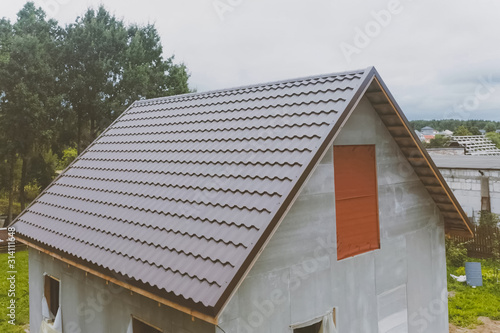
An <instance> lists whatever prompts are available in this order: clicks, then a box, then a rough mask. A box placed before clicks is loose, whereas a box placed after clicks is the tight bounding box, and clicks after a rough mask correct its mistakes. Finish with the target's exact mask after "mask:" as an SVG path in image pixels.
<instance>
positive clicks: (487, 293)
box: [447, 258, 500, 327]
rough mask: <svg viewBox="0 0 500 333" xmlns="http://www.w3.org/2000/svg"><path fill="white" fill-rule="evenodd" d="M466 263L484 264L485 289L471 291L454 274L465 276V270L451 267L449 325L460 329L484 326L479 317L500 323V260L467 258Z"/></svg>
mask: <svg viewBox="0 0 500 333" xmlns="http://www.w3.org/2000/svg"><path fill="white" fill-rule="evenodd" d="M466 261H473V262H481V268H482V273H483V286H482V287H477V288H472V287H469V286H467V284H466V283H465V282H457V281H455V280H454V279H453V278H451V276H450V274H453V275H457V276H459V275H465V268H464V267H463V266H462V265H461V266H454V265H448V268H447V271H448V291H449V292H450V293H451V297H450V298H449V299H448V311H449V318H450V322H451V323H453V324H455V325H457V326H461V327H474V326H475V325H478V324H481V323H480V321H479V320H478V317H480V316H484V317H489V318H490V319H493V320H500V311H498V309H500V283H499V282H498V281H500V280H499V279H500V277H499V276H498V271H497V269H498V268H499V262H498V261H497V260H484V259H475V258H466Z"/></svg>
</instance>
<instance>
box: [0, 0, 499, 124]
mask: <svg viewBox="0 0 500 333" xmlns="http://www.w3.org/2000/svg"><path fill="white" fill-rule="evenodd" d="M219 2H222V3H226V4H228V5H229V6H231V7H230V8H231V10H230V11H226V12H224V14H223V18H224V20H221V19H220V15H219V14H220V13H219V14H218V13H217V11H216V10H215V8H214V6H213V4H214V1H213V0H203V1H201V0H192V1H185V0H184V1H183V0H170V1H160V0H142V1H124V0H122V1H118V0H86V1H84V0H36V1H35V3H36V4H37V5H40V6H45V7H47V6H48V5H52V7H50V8H52V9H53V10H51V11H48V12H49V14H52V16H53V17H54V18H55V19H57V20H58V21H60V22H62V23H65V24H66V23H70V22H72V21H74V19H75V18H76V16H77V15H81V14H82V13H83V12H84V11H85V9H86V8H87V7H88V6H90V5H92V6H97V5H99V4H100V3H103V4H104V5H105V6H106V8H107V9H108V10H110V11H111V12H113V13H114V14H115V15H117V16H119V17H123V18H125V19H126V21H127V22H137V23H147V22H154V23H155V24H156V26H157V29H158V30H159V32H160V34H161V36H162V42H163V45H164V50H165V53H166V54H167V55H168V54H171V53H174V54H175V55H176V59H177V60H178V61H183V62H185V63H186V65H187V66H188V68H189V70H190V71H191V72H192V77H191V84H192V85H193V86H194V87H197V88H198V90H199V91H203V90H209V89H216V88H225V87H231V86H236V85H243V84H250V83H259V82H265V81H269V80H278V79H286V78H292V77H296V76H305V75H312V74H320V73H328V72H335V71H345V70H349V69H357V68H364V67H367V66H370V65H375V66H376V67H377V69H378V71H379V72H380V73H381V75H382V77H383V79H384V80H385V82H386V83H387V85H388V87H389V89H391V91H392V93H393V95H394V96H395V97H396V99H397V100H398V102H399V104H400V105H401V107H402V108H403V111H404V112H405V113H406V114H407V116H408V118H410V119H418V118H442V117H445V116H447V115H449V114H450V112H449V110H450V109H453V108H456V105H460V104H461V103H462V104H463V102H464V100H466V99H467V98H469V97H470V96H471V94H472V95H473V94H474V91H475V89H476V88H477V86H478V80H479V78H481V77H487V76H488V75H493V77H494V78H497V81H496V82H497V83H496V85H494V87H495V89H496V90H495V91H494V92H493V93H492V94H491V95H490V96H489V97H488V98H486V99H484V100H481V101H480V103H479V104H478V106H477V108H476V109H474V110H473V112H472V111H471V112H462V115H461V116H462V117H466V116H468V117H471V118H482V117H483V118H490V119H496V120H500V112H494V111H495V110H497V111H500V100H499V99H500V97H499V96H500V94H499V92H500V86H499V85H498V80H500V66H499V65H500V48H498V46H497V40H498V32H499V31H500V20H498V19H497V13H498V12H500V3H498V2H497V1H492V0H479V1H473V2H472V1H465V0H455V1H451V0H442V1H438V2H436V1H430V0H413V1H412V0H399V1H398V0H375V1H361V0H354V1H347V0H337V1H332V0H311V1H307V2H306V1H300V0H275V1H272V2H271V1H264V0H253V1H245V0H220V1H219ZM23 3H24V1H20V0H11V1H10V2H7V3H5V4H2V12H1V13H0V15H1V16H7V17H9V18H11V19H12V20H15V13H16V12H17V11H18V10H19V9H20V8H21V7H22V5H23ZM54 4H55V5H54ZM56 5H57V6H56ZM391 6H392V7H391ZM391 8H393V9H394V8H396V9H397V10H395V11H394V13H393V14H391V16H390V19H389V22H388V23H387V21H377V19H376V17H377V15H378V16H380V13H381V11H389V12H390V9H391ZM374 13H378V14H374ZM379 19H380V17H379ZM376 23H378V24H379V29H378V30H377V27H376ZM367 27H368V28H371V29H372V30H370V31H369V32H370V33H371V34H372V37H370V40H369V44H368V45H367V46H365V47H363V48H360V52H359V53H357V54H353V56H352V57H351V59H350V60H351V61H350V62H349V61H347V59H346V57H345V56H344V54H343V53H342V50H341V48H340V45H341V43H343V42H344V43H351V44H353V43H354V38H355V36H356V32H357V31H359V30H361V31H365V33H366V28H367ZM358 29H359V30H358Z"/></svg>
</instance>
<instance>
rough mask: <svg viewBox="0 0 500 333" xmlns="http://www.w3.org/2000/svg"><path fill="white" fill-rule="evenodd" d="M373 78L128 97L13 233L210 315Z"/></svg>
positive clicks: (367, 74) (345, 76)
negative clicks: (124, 106)
mask: <svg viewBox="0 0 500 333" xmlns="http://www.w3.org/2000/svg"><path fill="white" fill-rule="evenodd" d="M376 75H377V74H376V71H375V70H374V69H373V68H369V69H367V70H361V71H353V72H348V73H340V74H330V75H323V76H317V77H309V78H301V79H295V80H288V81H281V82H274V83H269V84H262V85H255V86H248V87H240V88H235V89H228V90H221V91H214V92H207V93H197V94H188V95H181V96H174V97H168V98H160V99H154V100H146V101H139V102H135V103H134V104H133V105H132V106H131V107H130V108H129V109H128V110H127V111H125V112H124V113H123V114H122V115H121V116H120V117H119V118H118V119H117V120H116V121H115V122H114V123H113V124H112V125H111V126H110V127H109V128H108V129H107V130H106V131H105V132H104V133H103V134H102V135H101V136H100V137H99V138H98V139H97V140H96V141H95V142H94V143H93V144H92V145H91V146H90V147H89V148H88V149H87V150H86V151H85V152H84V153H83V154H82V155H81V156H80V157H79V158H78V159H77V160H76V161H75V162H74V163H73V164H72V165H71V166H70V167H69V168H68V169H67V170H66V171H65V172H64V173H63V174H62V175H61V176H60V177H58V178H57V179H56V180H55V181H54V182H53V183H52V184H51V186H49V187H48V188H47V189H46V190H45V191H44V193H43V194H42V195H41V196H40V197H39V198H37V199H36V200H35V202H34V203H33V204H32V205H31V206H30V207H29V208H28V209H26V210H25V211H24V213H23V214H22V215H21V216H20V217H19V218H18V219H17V220H16V221H15V223H16V228H17V232H18V234H20V235H22V237H24V238H25V239H27V240H29V241H35V242H36V243H37V244H40V245H42V246H45V247H49V248H50V249H53V250H56V251H58V252H59V253H62V254H63V255H68V256H71V257H74V258H78V259H79V260H82V262H84V263H88V264H89V265H93V266H95V267H98V268H100V269H103V270H105V271H106V272H108V271H109V272H113V273H117V274H119V275H121V276H124V277H127V278H129V279H132V280H133V281H136V282H137V283H139V284H140V285H143V286H150V287H152V288H155V289H156V290H158V291H161V292H164V293H166V295H167V297H169V298H170V299H171V300H172V301H174V302H177V303H179V304H186V305H187V306H189V307H192V308H196V309H197V310H199V311H201V312H202V313H205V314H208V315H211V316H217V314H218V313H219V312H220V310H221V308H222V307H223V305H224V303H225V302H226V301H227V300H228V298H229V296H230V294H231V292H232V291H233V290H234V289H235V287H236V285H237V284H238V282H239V281H240V280H241V278H242V277H243V276H244V274H245V272H246V271H247V270H248V269H249V267H250V264H251V262H252V260H253V259H254V258H255V257H256V255H257V254H258V252H259V250H261V248H262V246H263V245H264V243H265V241H266V240H267V238H268V237H269V235H270V234H271V232H272V230H274V228H275V227H276V226H277V225H278V222H279V221H280V219H281V218H282V217H283V216H284V213H285V211H286V209H287V207H288V206H289V205H290V204H291V202H292V200H293V198H294V197H295V195H297V193H298V191H299V189H300V187H301V185H302V184H303V183H304V181H305V179H306V178H307V176H308V174H309V173H310V172H311V170H312V169H313V167H314V166H315V165H316V163H317V162H318V160H319V158H320V156H321V154H322V153H323V152H324V150H325V149H326V148H327V147H328V146H329V144H330V142H331V140H332V139H333V137H334V135H335V133H336V132H337V130H338V128H339V127H340V125H341V122H342V120H344V119H345V118H346V116H347V114H348V112H346V111H349V110H351V109H352V107H353V106H354V105H355V103H356V102H357V101H358V99H359V98H360V96H362V93H364V91H365V89H367V88H368V85H369V84H370V83H371V82H372V79H373V78H374V76H376Z"/></svg>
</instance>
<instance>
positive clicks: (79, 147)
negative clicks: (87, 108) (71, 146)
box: [76, 111, 82, 155]
mask: <svg viewBox="0 0 500 333" xmlns="http://www.w3.org/2000/svg"><path fill="white" fill-rule="evenodd" d="M76 113H77V120H76V122H77V124H76V127H77V134H76V150H77V152H78V155H80V153H81V152H82V116H81V114H80V112H79V111H77V112H76Z"/></svg>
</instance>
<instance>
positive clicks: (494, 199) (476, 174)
mask: <svg viewBox="0 0 500 333" xmlns="http://www.w3.org/2000/svg"><path fill="white" fill-rule="evenodd" d="M431 156H432V159H433V160H434V162H435V163H436V165H437V167H438V168H439V171H441V174H442V175H443V177H444V179H445V180H446V182H447V183H448V185H449V186H450V188H451V189H452V191H453V193H454V194H455V197H456V198H457V199H458V202H459V203H460V205H461V206H462V208H463V209H464V211H465V212H466V213H467V215H468V216H470V217H474V219H475V222H479V221H478V218H479V216H480V212H481V211H488V212H492V213H495V214H500V186H499V184H500V158H498V157H497V156H481V155H479V156H469V155H461V156H460V155H448V156H443V155H441V156H438V155H433V154H432V153H431Z"/></svg>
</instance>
